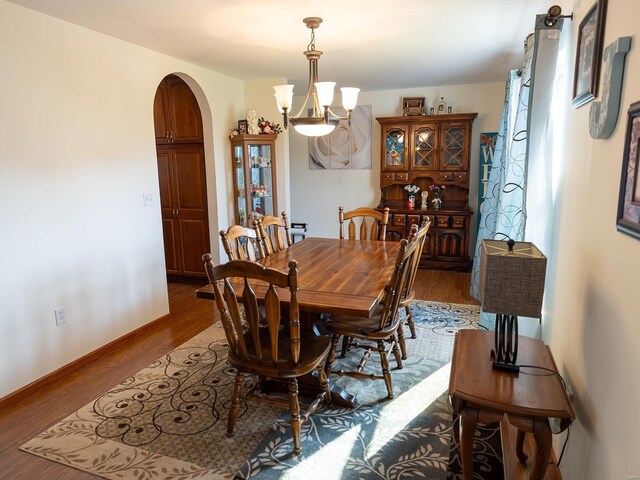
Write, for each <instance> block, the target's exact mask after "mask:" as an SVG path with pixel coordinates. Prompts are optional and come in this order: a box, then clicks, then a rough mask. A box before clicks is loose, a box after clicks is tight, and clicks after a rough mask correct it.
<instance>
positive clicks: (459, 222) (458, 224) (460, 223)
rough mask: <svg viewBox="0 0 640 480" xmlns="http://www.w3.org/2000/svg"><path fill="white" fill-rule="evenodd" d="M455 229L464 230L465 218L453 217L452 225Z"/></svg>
mask: <svg viewBox="0 0 640 480" xmlns="http://www.w3.org/2000/svg"><path fill="white" fill-rule="evenodd" d="M451 226H452V227H453V228H464V217H457V216H454V217H453V223H452V224H451Z"/></svg>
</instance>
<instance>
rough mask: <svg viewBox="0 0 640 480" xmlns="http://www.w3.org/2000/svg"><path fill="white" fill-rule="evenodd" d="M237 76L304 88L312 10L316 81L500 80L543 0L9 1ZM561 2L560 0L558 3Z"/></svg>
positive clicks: (547, 2)
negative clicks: (317, 62)
mask: <svg viewBox="0 0 640 480" xmlns="http://www.w3.org/2000/svg"><path fill="white" fill-rule="evenodd" d="M12 1H13V3H16V4H19V5H23V6H25V7H28V8H31V9H34V10H38V11H40V12H43V13H46V14H49V15H52V16H54V17H58V18H61V19H64V20H67V21H69V22H72V23H76V24H78V25H82V26H84V27H87V28H89V29H91V30H95V31H98V32H102V33H105V34H107V35H111V36H113V37H116V38H120V39H122V40H126V41H128V42H131V43H135V44H138V45H141V46H144V47H147V48H150V49H152V50H156V51H158V52H162V53H165V54H168V55H171V56H174V57H178V58H181V59H184V60H186V61H189V62H192V63H195V64H197V65H201V66H204V67H208V68H211V69H213V70H215V71H217V72H220V73H224V74H227V75H230V76H232V77H235V78H238V79H243V80H247V79H256V78H265V77H285V78H288V79H289V81H290V82H293V83H295V84H296V93H297V94H300V93H302V92H304V91H305V90H306V82H307V78H308V68H307V61H306V59H305V57H304V56H303V55H302V52H303V51H304V50H306V47H307V44H308V43H309V40H310V33H311V31H310V30H309V29H307V28H306V26H305V25H304V24H303V23H302V19H303V18H304V17H309V16H319V17H322V18H323V19H324V22H323V23H322V25H321V26H320V28H319V29H317V30H316V49H318V50H322V51H323V52H324V55H323V56H322V58H321V59H320V79H321V80H333V81H336V82H338V86H357V87H360V88H362V89H363V90H386V89H398V88H410V87H419V86H438V85H453V84H465V83H478V82H491V81H502V80H504V79H505V78H506V72H507V70H508V69H511V68H515V67H517V66H518V65H519V63H520V61H521V57H522V50H523V43H524V39H525V36H526V35H527V34H528V33H530V32H532V31H533V28H534V24H535V16H536V14H540V13H545V12H546V11H547V9H548V8H549V7H550V6H551V5H552V3H553V0H481V1H480V0H402V1H398V3H395V2H393V1H388V0H387V1H381V0H270V1H262V0H260V1H258V0H12ZM565 3H566V1H565Z"/></svg>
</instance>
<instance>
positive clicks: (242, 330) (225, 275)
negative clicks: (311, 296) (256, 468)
mask: <svg viewBox="0 0 640 480" xmlns="http://www.w3.org/2000/svg"><path fill="white" fill-rule="evenodd" d="M202 259H203V260H204V264H205V270H206V271H207V276H208V277H209V281H210V282H211V285H212V286H213V289H214V292H215V299H216V305H217V307H218V310H219V311H220V317H221V321H222V326H223V328H224V333H225V336H226V338H227V343H228V344H229V354H228V363H229V365H231V366H232V367H234V368H235V369H236V370H237V373H236V377H235V383H234V388H233V396H232V398H231V406H230V409H229V418H228V421H227V436H229V437H230V436H232V435H233V431H234V429H235V425H236V419H237V416H238V408H239V405H240V401H241V400H244V399H245V398H247V397H248V395H250V394H251V392H252V391H253V389H254V388H255V387H254V388H252V389H251V390H250V391H249V392H247V393H246V394H245V395H242V385H243V381H244V376H245V375H246V374H250V375H257V376H259V377H266V378H274V379H288V383H289V401H288V405H287V401H286V399H282V398H279V399H278V398H269V399H268V401H269V403H272V404H273V403H279V404H282V406H283V407H284V408H286V407H287V406H288V407H289V411H290V412H291V431H292V436H293V445H294V453H296V454H297V453H300V451H301V447H300V429H301V425H302V423H304V422H305V421H306V420H307V419H308V418H309V416H310V415H312V414H313V412H315V410H317V408H318V406H319V405H320V403H321V402H322V401H323V400H324V401H325V403H327V404H331V391H330V390H329V385H328V383H327V376H326V374H325V370H324V364H325V360H326V357H327V354H328V353H329V349H330V348H331V342H330V340H329V338H327V337H322V336H315V335H310V336H301V335H300V318H299V316H300V314H299V310H298V300H297V291H298V263H297V262H296V261H295V260H291V261H290V262H289V271H288V273H287V272H281V271H279V270H276V269H272V268H265V267H263V266H262V265H260V264H258V263H254V262H250V261H248V260H232V261H230V262H228V263H226V264H223V265H217V266H214V265H213V263H212V261H211V255H210V254H208V253H207V254H205V255H204V256H203V257H202ZM230 278H234V283H235V285H238V283H241V284H242V295H241V297H238V296H237V294H236V292H235V290H234V286H233V285H232V284H231V282H230V281H229V279H230ZM258 282H260V285H262V286H264V288H265V289H266V293H265V295H264V311H265V315H266V323H267V328H262V327H261V326H260V321H261V319H260V314H259V313H258V299H257V297H256V294H255V289H256V286H257V285H256V284H257V283H258ZM276 287H280V288H282V289H287V290H289V293H290V300H289V305H288V307H286V308H283V307H284V306H283V305H281V300H280V297H279V295H278V291H277V290H276ZM238 298H241V299H242V300H241V301H242V303H243V305H244V312H245V314H244V315H242V314H241V313H240V305H239V304H238ZM245 322H246V325H245ZM285 322H286V323H288V328H284V329H283V328H280V324H281V323H285ZM313 370H317V372H318V380H319V382H320V385H321V387H322V390H323V391H322V393H321V394H320V395H318V396H317V397H316V399H315V400H314V401H313V402H312V403H311V404H310V405H309V407H308V408H307V411H306V412H305V413H303V414H301V413H300V404H299V402H298V381H297V378H298V377H300V376H302V375H306V374H308V373H311V372H312V371H313ZM256 385H257V382H256Z"/></svg>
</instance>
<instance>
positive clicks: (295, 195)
mask: <svg viewBox="0 0 640 480" xmlns="http://www.w3.org/2000/svg"><path fill="white" fill-rule="evenodd" d="M505 79H506V73H505ZM504 88H505V84H504V83H503V82H495V83H483V84H471V85H450V86H445V87H424V88H413V89H403V90H384V91H376V92H361V93H360V96H359V98H358V104H360V105H371V106H372V110H373V119H372V149H371V154H372V157H373V158H372V164H373V165H372V168H371V170H326V171H323V170H310V169H309V158H308V146H307V137H303V136H302V135H300V134H298V133H296V132H295V131H293V130H292V132H291V134H290V137H289V139H290V143H289V148H290V156H291V179H292V180H291V219H292V220H293V221H296V222H302V221H304V222H308V223H309V230H308V235H310V236H316V237H337V236H338V206H340V205H342V206H344V207H345V209H347V210H350V209H352V208H356V207H366V206H370V207H375V206H377V205H378V202H379V201H380V124H379V123H378V122H377V120H376V117H389V116H395V115H402V108H401V107H402V106H401V104H402V97H426V102H427V103H428V104H429V105H434V103H436V102H437V100H438V99H439V98H440V97H441V96H444V97H445V100H446V101H447V102H448V103H449V104H450V105H452V107H453V112H455V113H470V112H478V118H477V119H476V121H475V122H474V124H473V139H472V149H471V173H470V174H471V185H470V192H469V203H470V204H471V206H472V207H473V209H474V212H475V210H476V207H477V196H478V187H477V182H478V163H479V156H480V153H479V152H480V148H479V142H480V132H496V131H498V126H499V122H500V115H501V113H502V105H503V102H504ZM336 98H337V99H339V95H337V96H336ZM301 101H302V99H301V98H300V97H296V98H295V99H294V110H297V109H299V108H300V106H299V105H300V102H301ZM337 101H339V100H337ZM475 223H476V220H475V215H474V216H473V217H472V219H471V224H472V225H475ZM472 230H473V235H474V236H473V237H472V239H471V241H472V242H473V241H474V240H475V228H474V229H472ZM472 245H473V243H472Z"/></svg>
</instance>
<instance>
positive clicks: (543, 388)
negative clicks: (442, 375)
mask: <svg viewBox="0 0 640 480" xmlns="http://www.w3.org/2000/svg"><path fill="white" fill-rule="evenodd" d="M518 342H519V343H518V363H519V364H520V365H536V366H539V367H543V368H546V369H550V370H553V371H554V372H557V368H556V364H555V362H554V360H553V356H552V355H551V350H550V349H549V347H548V346H547V345H545V344H544V342H542V341H541V340H536V339H533V338H529V337H519V339H518ZM493 346H494V334H493V332H487V331H480V330H460V331H459V332H458V333H457V334H456V339H455V344H454V347H453V360H452V364H451V378H450V380H449V397H450V398H451V404H452V405H453V410H454V411H455V412H456V413H457V414H459V415H460V456H461V460H462V473H463V478H464V479H465V480H472V478H473V437H474V431H475V428H476V425H477V423H478V422H482V423H489V422H495V421H501V420H502V419H503V418H504V417H505V415H506V417H507V419H508V421H509V423H511V424H512V425H514V426H515V427H516V428H517V429H518V434H517V437H516V455H517V457H518V460H519V461H520V462H522V463H525V462H526V460H527V456H526V454H525V453H524V450H523V445H524V435H525V432H531V433H533V438H534V440H535V450H536V451H535V457H534V459H533V462H534V465H533V471H532V473H531V476H530V479H531V480H542V478H543V477H544V475H545V472H546V470H547V465H548V463H549V455H550V453H551V428H550V425H549V419H551V418H555V419H559V420H560V422H561V424H562V425H563V427H564V426H566V425H568V424H569V423H571V422H572V421H573V419H574V418H575V414H574V412H573V408H572V406H571V402H570V401H569V398H568V397H567V394H566V392H565V390H564V387H563V385H562V382H561V381H560V378H559V377H558V376H557V375H554V374H553V373H551V372H549V371H546V370H543V369H538V368H528V367H523V368H521V371H520V373H519V374H514V373H511V372H503V371H498V370H493V369H492V361H491V359H490V352H491V349H492V348H493Z"/></svg>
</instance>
